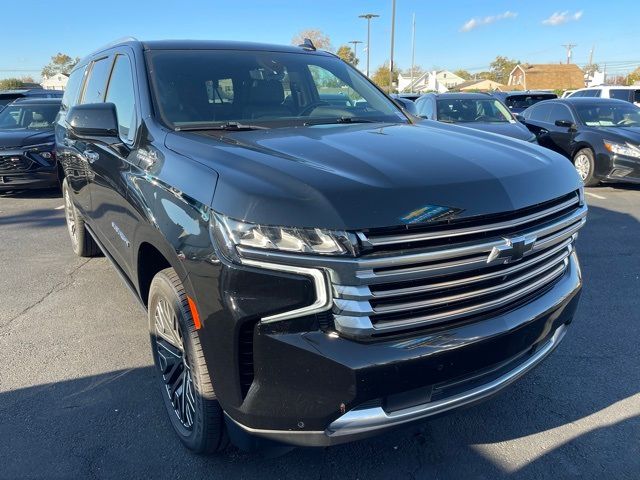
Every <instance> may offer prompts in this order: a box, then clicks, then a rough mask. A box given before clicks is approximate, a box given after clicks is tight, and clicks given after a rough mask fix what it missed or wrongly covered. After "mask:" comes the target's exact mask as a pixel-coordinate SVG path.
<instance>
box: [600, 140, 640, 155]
mask: <svg viewBox="0 0 640 480" xmlns="http://www.w3.org/2000/svg"><path fill="white" fill-rule="evenodd" d="M604 146H605V148H606V149H607V150H609V151H610V152H611V153H615V154H616V155H624V156H626V157H635V158H640V148H639V147H637V146H635V145H631V144H630V143H617V142H610V141H609V140H605V141H604Z"/></svg>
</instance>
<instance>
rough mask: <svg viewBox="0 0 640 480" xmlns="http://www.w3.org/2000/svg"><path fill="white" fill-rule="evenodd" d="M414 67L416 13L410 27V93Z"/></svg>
mask: <svg viewBox="0 0 640 480" xmlns="http://www.w3.org/2000/svg"><path fill="white" fill-rule="evenodd" d="M415 68H416V14H415V13H414V14H413V24H412V29H411V93H413V87H414V85H413V72H414V69H415Z"/></svg>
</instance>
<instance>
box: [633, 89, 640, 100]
mask: <svg viewBox="0 0 640 480" xmlns="http://www.w3.org/2000/svg"><path fill="white" fill-rule="evenodd" d="M633 101H634V102H635V103H640V90H634V91H633Z"/></svg>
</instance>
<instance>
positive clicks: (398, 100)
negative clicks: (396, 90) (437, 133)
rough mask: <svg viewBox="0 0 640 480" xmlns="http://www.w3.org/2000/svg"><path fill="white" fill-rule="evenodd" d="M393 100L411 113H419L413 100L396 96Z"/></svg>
mask: <svg viewBox="0 0 640 480" xmlns="http://www.w3.org/2000/svg"><path fill="white" fill-rule="evenodd" d="M393 100H394V101H395V102H396V104H398V105H400V107H402V108H404V109H405V110H406V111H407V112H409V113H410V114H411V115H417V113H418V111H417V110H416V104H415V103H414V102H412V101H411V100H407V99H406V98H394V99H393Z"/></svg>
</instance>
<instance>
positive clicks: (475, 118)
mask: <svg viewBox="0 0 640 480" xmlns="http://www.w3.org/2000/svg"><path fill="white" fill-rule="evenodd" d="M437 104H438V120H440V121H441V122H451V123H470V122H483V123H506V122H512V123H513V122H515V120H514V119H513V117H512V116H511V114H510V113H509V111H508V110H507V108H506V107H505V106H504V105H503V104H502V103H501V102H500V101H499V100H492V99H488V98H487V99H467V98H465V99H440V100H438V101H437Z"/></svg>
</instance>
